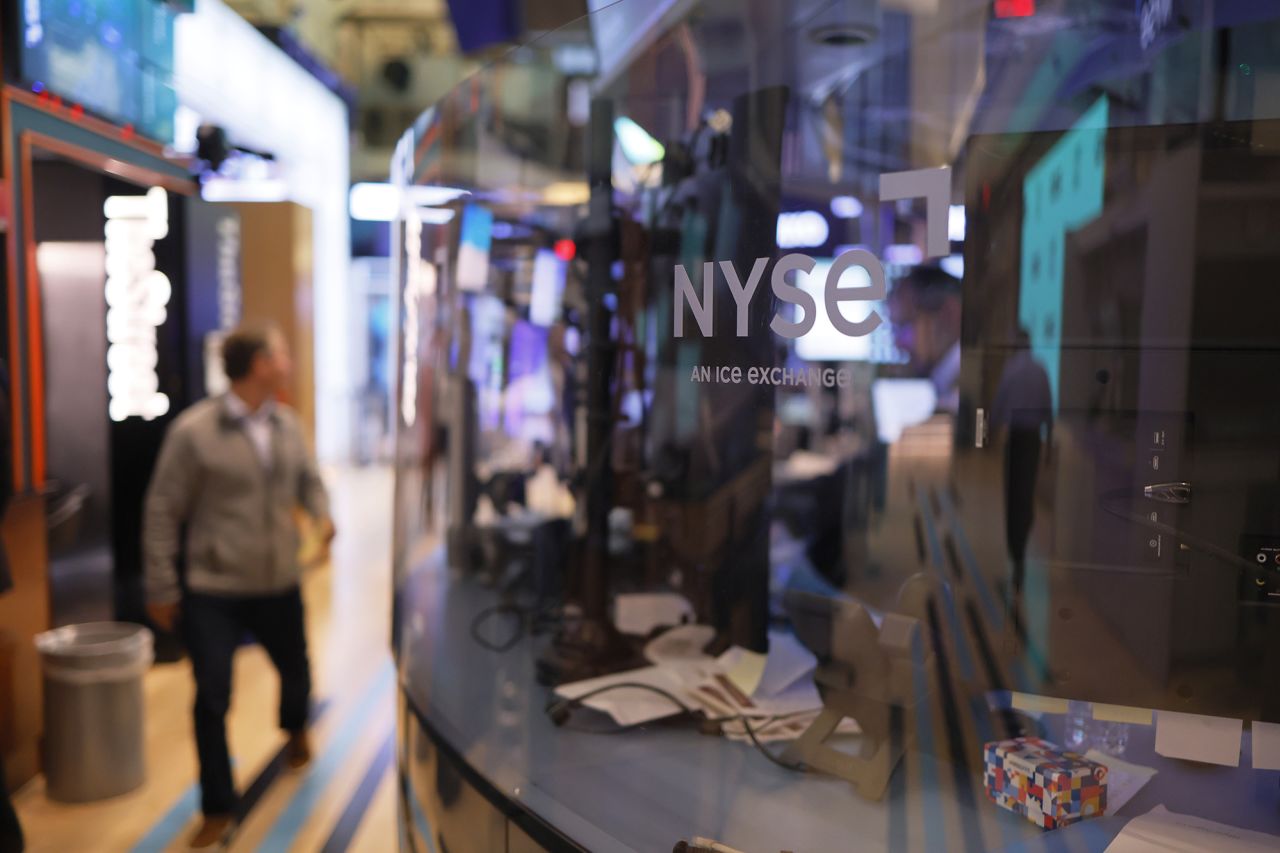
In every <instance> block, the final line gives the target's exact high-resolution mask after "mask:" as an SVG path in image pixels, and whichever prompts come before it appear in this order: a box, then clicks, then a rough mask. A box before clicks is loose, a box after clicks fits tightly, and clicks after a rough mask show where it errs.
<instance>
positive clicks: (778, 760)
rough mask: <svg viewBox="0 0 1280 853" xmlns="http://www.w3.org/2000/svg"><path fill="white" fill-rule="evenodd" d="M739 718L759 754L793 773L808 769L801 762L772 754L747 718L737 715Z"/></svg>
mask: <svg viewBox="0 0 1280 853" xmlns="http://www.w3.org/2000/svg"><path fill="white" fill-rule="evenodd" d="M739 720H740V721H741V722H742V727H743V728H744V729H746V730H747V737H749V738H751V743H752V744H754V745H755V748H756V749H757V750H759V752H760V754H761V755H763V756H764V757H765V758H767V759H769V760H770V761H772V762H773V763H774V764H776V765H778V766H779V767H781V768H782V769H783V770H790V771H792V772H793V773H804V772H806V771H807V770H808V769H809V768H808V767H806V766H805V765H804V764H802V763H799V762H797V763H795V764H792V763H791V762H789V761H783V760H782V759H781V758H779V757H778V756H776V755H774V754H773V753H772V752H770V751H769V750H768V749H766V748H765V745H764V744H763V743H761V742H760V739H759V738H757V737H756V733H755V731H754V730H753V729H752V728H751V723H749V722H747V718H746V717H739ZM766 725H767V724H766Z"/></svg>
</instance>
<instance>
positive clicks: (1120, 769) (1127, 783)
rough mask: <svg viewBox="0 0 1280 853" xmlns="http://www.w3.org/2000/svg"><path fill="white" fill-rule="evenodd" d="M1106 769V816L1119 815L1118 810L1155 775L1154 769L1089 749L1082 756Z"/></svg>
mask: <svg viewBox="0 0 1280 853" xmlns="http://www.w3.org/2000/svg"><path fill="white" fill-rule="evenodd" d="M1084 757H1085V758H1087V759H1089V760H1090V761H1096V762H1098V763H1099V764H1101V765H1102V766H1103V767H1106V768H1107V814H1119V812H1120V810H1121V809H1122V808H1124V807H1125V805H1126V804H1127V803H1128V802H1129V801H1130V800H1132V799H1133V797H1134V795H1135V794H1137V793H1138V792H1139V791H1141V790H1142V788H1143V786H1144V785H1146V784H1147V783H1148V782H1150V781H1151V777H1152V776H1154V775H1156V771H1155V768H1153V767H1143V766H1142V765H1141V764H1130V763H1129V762H1128V761H1122V760H1121V759H1119V758H1116V757H1115V756H1112V755H1107V754H1106V753H1105V752H1100V751H1099V750H1096V749H1091V750H1089V751H1088V752H1086V753H1085V754H1084Z"/></svg>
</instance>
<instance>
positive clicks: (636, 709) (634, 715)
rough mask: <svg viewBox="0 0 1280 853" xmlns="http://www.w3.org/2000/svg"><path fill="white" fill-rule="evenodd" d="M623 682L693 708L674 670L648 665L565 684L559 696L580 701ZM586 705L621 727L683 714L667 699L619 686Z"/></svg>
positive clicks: (586, 701)
mask: <svg viewBox="0 0 1280 853" xmlns="http://www.w3.org/2000/svg"><path fill="white" fill-rule="evenodd" d="M623 682H631V683H639V684H648V685H652V686H653V687H657V688H659V689H661V690H665V691H667V692H668V693H671V694H672V695H673V696H675V698H677V699H679V700H680V701H681V702H683V703H684V704H685V707H690V708H691V707H694V705H693V703H692V702H690V701H689V700H688V698H687V697H686V695H685V690H684V685H683V684H681V682H680V679H679V677H678V676H677V675H676V674H675V673H674V672H672V671H671V670H669V669H667V668H664V667H657V666H646V667H643V668H641V669H633V670H629V671H627V672H619V673H615V674H613V675H605V676H601V677H600V678H589V679H587V680H586V681H575V682H573V683H572V684H562V685H560V686H559V687H557V688H556V695H557V696H561V697H563V698H565V699H577V698H578V697H580V696H585V695H586V694H588V693H590V692H591V691H593V690H597V689H599V688H601V687H607V686H609V685H611V684H621V683H623ZM583 704H584V705H586V706H587V707H588V708H594V709H595V710H597V711H601V712H603V713H605V714H608V715H609V716H611V717H613V719H614V721H615V722H616V723H618V725H620V726H634V725H639V724H640V723H647V722H650V721H652V720H661V719H663V718H665V717H673V716H675V715H676V714H679V713H681V709H680V708H678V707H676V706H675V704H674V703H673V702H672V701H671V700H670V699H667V698H666V697H665V696H662V695H660V694H658V693H654V692H652V691H650V690H644V689H639V688H629V687H619V688H618V689H616V690H610V691H608V692H607V693H601V694H599V695H598V696H593V697H592V698H590V699H587V700H585V701H584V702H583Z"/></svg>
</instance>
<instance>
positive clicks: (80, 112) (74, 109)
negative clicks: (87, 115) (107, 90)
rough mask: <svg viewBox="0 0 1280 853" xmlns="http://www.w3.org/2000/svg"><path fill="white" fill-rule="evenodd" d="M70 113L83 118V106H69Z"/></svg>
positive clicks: (74, 116)
mask: <svg viewBox="0 0 1280 853" xmlns="http://www.w3.org/2000/svg"><path fill="white" fill-rule="evenodd" d="M71 115H72V117H73V118H84V106H83V105H81V104H76V105H75V106H73V107H72V108H71Z"/></svg>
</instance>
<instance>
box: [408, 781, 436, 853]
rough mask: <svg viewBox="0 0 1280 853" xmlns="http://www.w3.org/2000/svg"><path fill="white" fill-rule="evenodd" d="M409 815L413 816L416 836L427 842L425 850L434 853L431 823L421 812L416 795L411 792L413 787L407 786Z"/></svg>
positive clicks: (434, 846) (434, 842)
mask: <svg viewBox="0 0 1280 853" xmlns="http://www.w3.org/2000/svg"><path fill="white" fill-rule="evenodd" d="M408 800H409V813H410V814H411V815H412V816H413V827H414V829H416V830H418V835H420V836H422V838H423V840H425V841H426V842H427V849H428V850H429V851H431V853H436V839H435V836H434V835H433V834H432V832H431V821H429V820H427V816H426V815H425V814H423V812H422V804H421V803H419V802H418V795H417V794H416V793H415V792H414V790H413V785H412V784H410V785H409V796H408Z"/></svg>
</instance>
